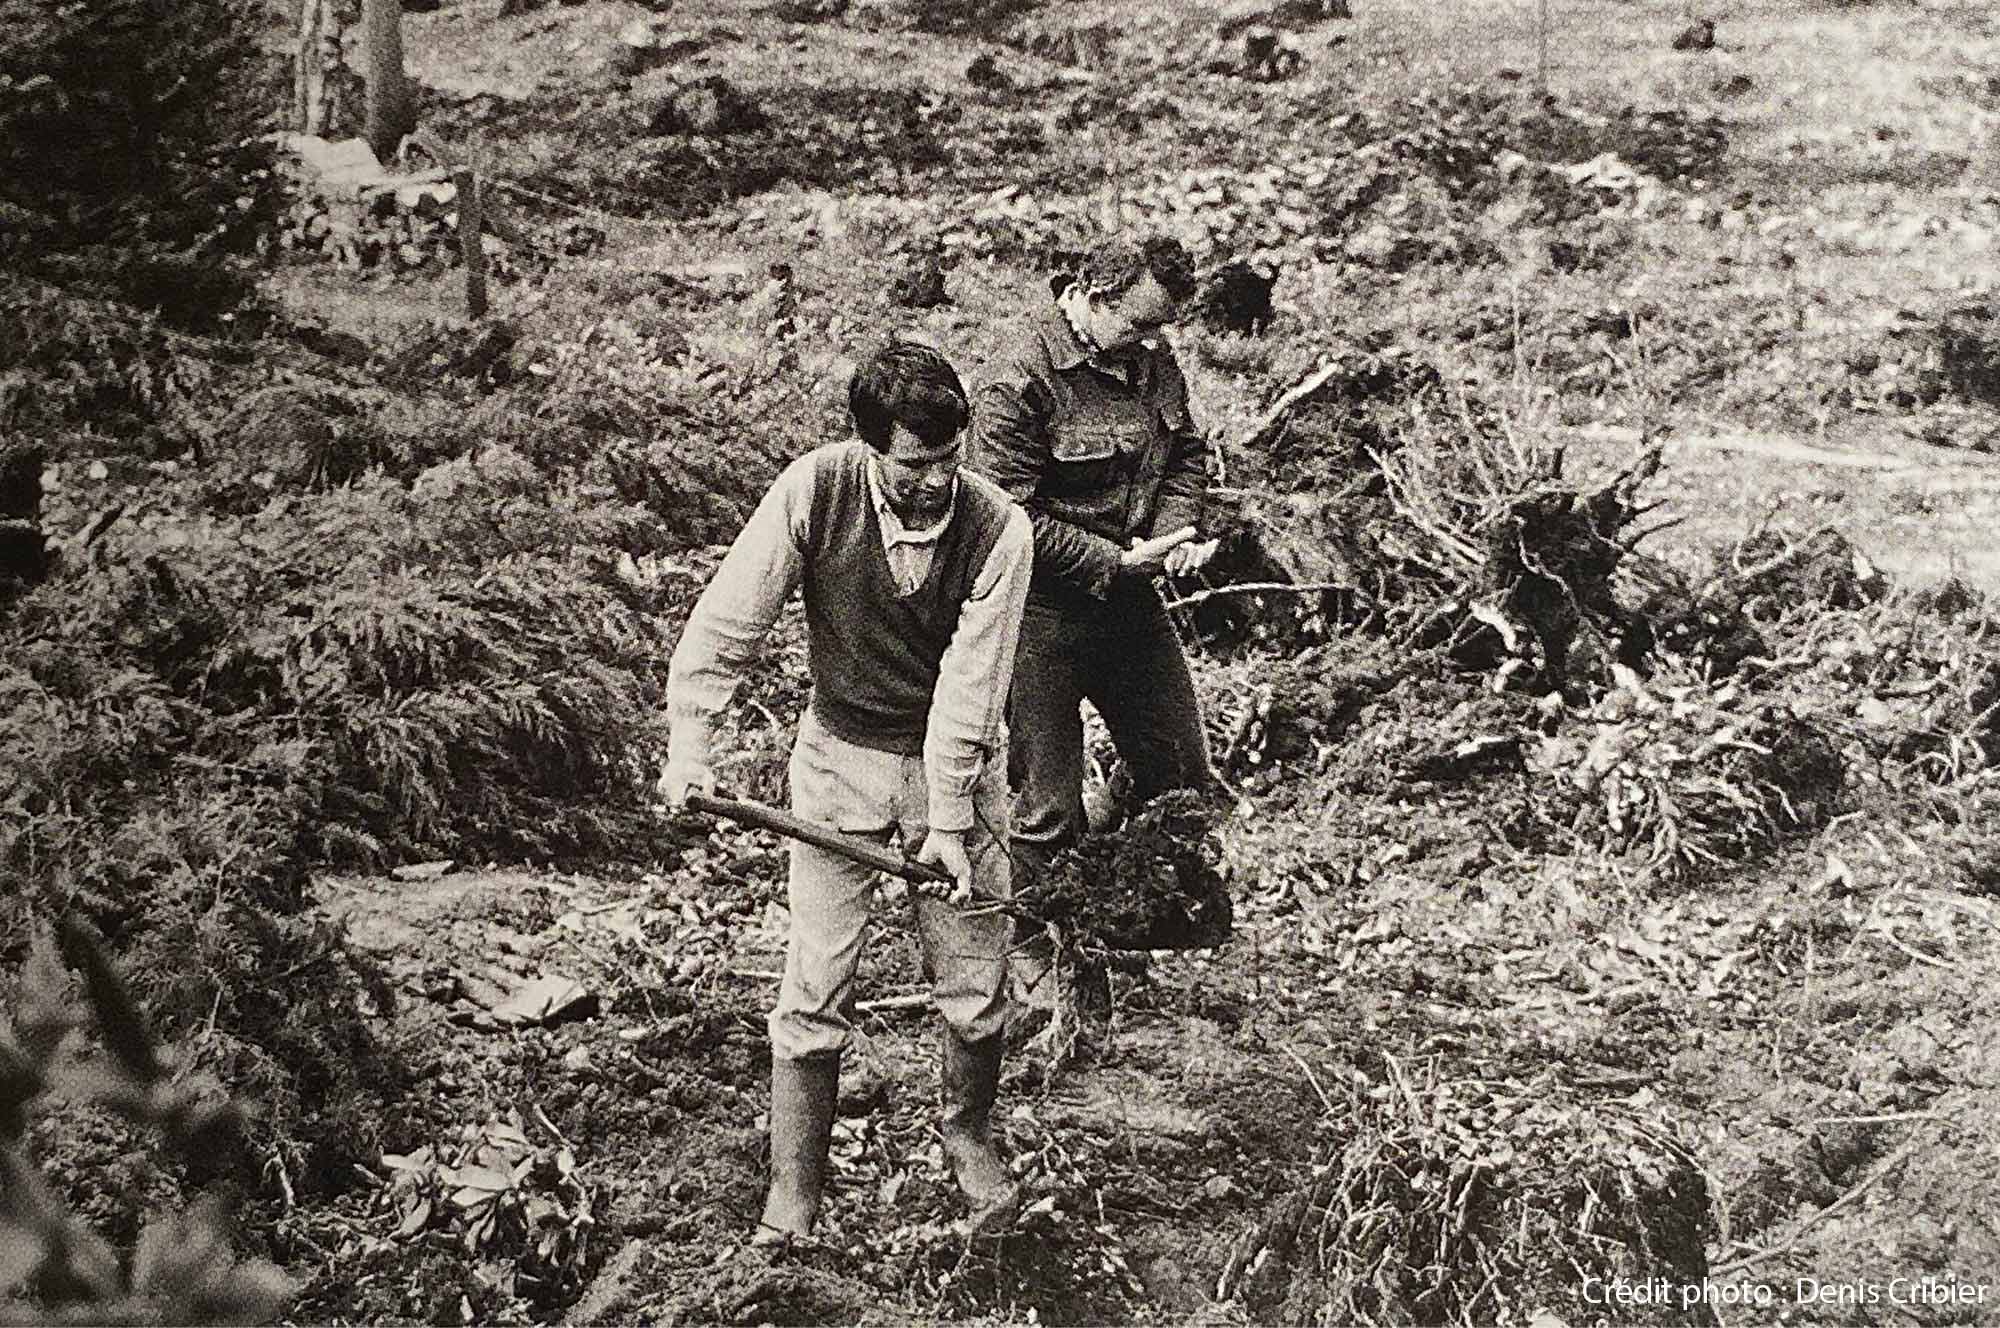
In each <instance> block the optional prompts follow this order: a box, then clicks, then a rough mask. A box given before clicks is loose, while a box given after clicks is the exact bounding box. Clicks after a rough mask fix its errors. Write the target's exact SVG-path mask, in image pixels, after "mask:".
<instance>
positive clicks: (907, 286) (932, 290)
mask: <svg viewBox="0 0 2000 1328" xmlns="http://www.w3.org/2000/svg"><path fill="white" fill-rule="evenodd" d="M895 257H896V259H897V260H898V263H899V267H900V270H899V271H898V272H897V274H896V277H895V279H894V280H893V281H892V282H891V283H890V285H889V298H890V299H891V300H892V301H894V302H895V303H897V304H900V305H902V306H904V307H905V308H910V309H935V308H937V307H938V306H939V305H942V304H949V303H950V302H951V296H950V295H949V294H947V293H946V292H945V288H944V276H945V264H944V244H943V242H942V241H941V240H939V239H937V238H936V237H931V238H929V239H924V240H919V241H914V242H912V243H910V244H908V245H906V246H904V247H903V248H902V249H901V250H900V251H899V252H898V253H897V254H896V255H895Z"/></svg>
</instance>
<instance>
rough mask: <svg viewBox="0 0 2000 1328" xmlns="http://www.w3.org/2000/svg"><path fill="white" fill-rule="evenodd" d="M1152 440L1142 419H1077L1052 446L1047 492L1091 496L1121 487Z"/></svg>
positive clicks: (1059, 495)
mask: <svg viewBox="0 0 2000 1328" xmlns="http://www.w3.org/2000/svg"><path fill="white" fill-rule="evenodd" d="M1148 440H1149V435H1148V432H1147V430H1146V428H1145V426H1144V424H1142V423H1141V422H1140V421H1138V420H1131V421H1098V420H1089V421H1084V420H1077V421H1073V422H1071V423H1070V424H1068V425H1066V426H1064V427H1063V428H1062V429H1060V430H1059V431H1058V432H1057V434H1056V437H1055V440H1054V442H1053V444H1052V445H1051V447H1050V449H1049V453H1050V455H1049V461H1050V464H1049V470H1048V474H1047V475H1046V476H1045V477H1044V478H1045V482H1044V484H1043V486H1042V487H1043V491H1044V492H1045V493H1047V494H1048V495H1049V496H1050V497H1052V498H1089V497H1094V496H1097V495H1099V494H1102V493H1103V492H1104V491H1105V490H1107V489H1109V488H1112V487H1114V486H1121V485H1123V484H1124V483H1125V481H1126V480H1127V479H1129V478H1130V477H1131V474H1132V468H1133V467H1134V466H1136V465H1138V464H1139V462H1140V458H1141V454H1142V453H1144V451H1145V450H1146V444H1147V442H1148Z"/></svg>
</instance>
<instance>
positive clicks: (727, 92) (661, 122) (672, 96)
mask: <svg viewBox="0 0 2000 1328" xmlns="http://www.w3.org/2000/svg"><path fill="white" fill-rule="evenodd" d="M767 123H769V118H768V117H767V116H766V115H765V114H764V112H763V110H762V109H761V108H760V107H758V106H757V104H756V103H755V102H753V101H751V100H750V99H749V98H748V97H746V96H745V95H744V94H743V93H742V92H740V91H738V90H737V87H736V85H735V84H733V83H731V82H730V81H729V80H728V79H726V78H723V77H722V76H721V75H719V74H711V75H709V76H708V77H706V78H700V79H696V80H694V81H693V82H691V83H684V84H682V85H681V86H680V87H677V88H675V89H674V90H673V91H672V92H671V93H669V94H668V95H667V97H666V99H665V100H664V101H662V102H661V103H660V104H659V105H658V106H657V107H655V108H654V111H653V116H652V119H651V121H650V122H649V124H648V126H647V132H648V133H650V134H653V135H655V136H659V135H666V134H698V135H701V136H703V137H707V138H717V137H720V136H722V135H724V134H735V133H742V132H745V131H748V130H754V129H762V128H763V127H764V126H765V125H766V124H767Z"/></svg>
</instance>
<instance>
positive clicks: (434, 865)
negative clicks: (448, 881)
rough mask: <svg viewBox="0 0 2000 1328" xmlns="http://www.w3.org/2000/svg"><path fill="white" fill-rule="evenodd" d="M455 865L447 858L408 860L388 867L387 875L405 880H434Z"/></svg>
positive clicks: (455, 864)
mask: <svg viewBox="0 0 2000 1328" xmlns="http://www.w3.org/2000/svg"><path fill="white" fill-rule="evenodd" d="M457 865H458V864H457V863H456V862H453V861H452V860H451V859H449V858H440V859H438V860H437V861H435V862H409V863H405V864H403V865H402V866H400V867H392V868H390V870H389V875H390V876H392V877H394V878H395V879H396V880H399V881H406V882H419V881H435V880H437V879H438V878H439V877H441V876H444V875H446V874H448V873H449V872H450V871H451V869H452V868H453V867H456V866H457Z"/></svg>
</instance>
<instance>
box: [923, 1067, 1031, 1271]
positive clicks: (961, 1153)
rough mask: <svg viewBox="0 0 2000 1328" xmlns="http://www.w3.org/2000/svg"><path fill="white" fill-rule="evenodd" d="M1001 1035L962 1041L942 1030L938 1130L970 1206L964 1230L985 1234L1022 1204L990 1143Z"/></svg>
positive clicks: (1001, 1227) (997, 1228) (1007, 1220)
mask: <svg viewBox="0 0 2000 1328" xmlns="http://www.w3.org/2000/svg"><path fill="white" fill-rule="evenodd" d="M1005 1046H1006V1038H1005V1037H1003V1036H1000V1035H998V1034H996V1035H995V1036H993V1037H989V1038H987V1039H986V1040H985V1041H983V1042H965V1041H962V1040H961V1039H960V1038H959V1037H958V1035H957V1034H955V1033H953V1032H952V1031H951V1030H949V1029H947V1030H945V1035H944V1073H943V1098H944V1118H943V1120H942V1121H941V1122H940V1124H939V1126H938V1134H939V1136H940V1137H941V1139H942V1140H943V1142H944V1155H945V1160H946V1161H947V1162H949V1163H950V1164H951V1171H952V1175H953V1176H954V1177H956V1178H957V1180H958V1188H959V1189H960V1190H962V1191H963V1192H964V1194H965V1200H966V1203H967V1204H968V1205H970V1207H971V1212H970V1214H969V1215H968V1216H967V1218H966V1221H965V1226H964V1228H963V1230H964V1233H965V1234H966V1235H967V1236H989V1235H993V1234H995V1233H997V1232H999V1231H1001V1230H1004V1229H1005V1228H1006V1227H1007V1226H1008V1225H1010V1224H1011V1223H1012V1222H1013V1220H1014V1215H1015V1213H1016V1212H1017V1211H1018V1210H1019V1209H1020V1206H1021V1188H1020V1186H1018V1185H1016V1184H1015V1183H1014V1178H1013V1177H1012V1176H1011V1175H1009V1174H1008V1172H1007V1164H1006V1163H1005V1162H1003V1161H1001V1160H1000V1154H999V1153H998V1152H997V1151H996V1150H995V1149H994V1147H993V1100H994V1098H995V1097H997V1096H998V1095H999V1091H1000V1057H1001V1053H1002V1052H1003V1051H1004V1050H1005Z"/></svg>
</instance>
